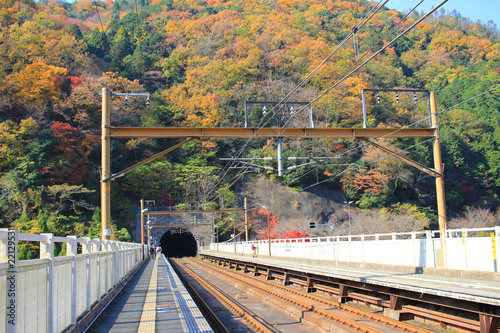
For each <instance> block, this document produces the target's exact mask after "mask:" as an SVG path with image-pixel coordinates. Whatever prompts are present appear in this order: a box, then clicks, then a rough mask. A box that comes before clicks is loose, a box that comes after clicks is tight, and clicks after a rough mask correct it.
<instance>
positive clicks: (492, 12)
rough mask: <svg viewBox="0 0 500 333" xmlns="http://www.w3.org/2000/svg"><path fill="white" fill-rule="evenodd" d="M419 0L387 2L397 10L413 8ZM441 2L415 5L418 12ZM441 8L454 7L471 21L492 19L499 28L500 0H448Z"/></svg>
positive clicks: (448, 9)
mask: <svg viewBox="0 0 500 333" xmlns="http://www.w3.org/2000/svg"><path fill="white" fill-rule="evenodd" d="M418 2H419V0H390V1H389V2H388V3H387V5H386V6H387V7H388V8H394V9H397V10H401V11H403V10H405V11H406V10H408V9H411V8H413V7H414V6H415V5H416V4H417V3H418ZM440 3H441V1H440V0H424V2H422V4H421V5H420V6H418V7H417V10H418V11H419V12H422V11H424V12H428V11H429V10H430V9H431V8H432V7H436V6H437V5H439V4H440ZM442 8H444V9H445V10H446V12H451V11H452V10H453V9H455V10H456V11H457V12H459V13H460V15H462V16H464V17H468V18H470V19H471V20H472V21H473V22H476V21H477V20H481V21H482V22H483V23H486V22H488V21H489V20H492V21H493V22H495V23H496V25H497V30H500V1H499V0H448V2H447V3H445V4H444V5H443V6H442Z"/></svg>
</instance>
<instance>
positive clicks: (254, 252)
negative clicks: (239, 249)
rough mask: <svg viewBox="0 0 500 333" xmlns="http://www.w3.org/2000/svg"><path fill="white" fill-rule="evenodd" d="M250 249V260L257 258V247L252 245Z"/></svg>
mask: <svg viewBox="0 0 500 333" xmlns="http://www.w3.org/2000/svg"><path fill="white" fill-rule="evenodd" d="M250 248H251V249H252V258H255V257H257V247H256V246H255V245H254V244H253V243H252V245H251V246H250Z"/></svg>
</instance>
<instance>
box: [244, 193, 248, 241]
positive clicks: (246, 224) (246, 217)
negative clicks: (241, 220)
mask: <svg viewBox="0 0 500 333" xmlns="http://www.w3.org/2000/svg"><path fill="white" fill-rule="evenodd" d="M244 202H245V205H244V208H245V240H246V241H247V242H248V210H247V197H245V201H244Z"/></svg>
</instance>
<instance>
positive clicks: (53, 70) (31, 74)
mask: <svg viewBox="0 0 500 333" xmlns="http://www.w3.org/2000/svg"><path fill="white" fill-rule="evenodd" d="M67 73H68V71H67V69H66V68H62V67H57V66H51V65H47V64H45V63H43V62H41V61H37V62H34V63H32V64H29V65H28V66H26V67H25V68H24V69H22V70H20V71H19V72H16V73H13V74H12V75H9V76H7V82H8V87H9V88H10V90H11V92H12V95H13V96H14V98H15V99H16V101H17V102H19V103H24V104H45V103H47V102H48V101H51V100H57V99H59V98H60V96H61V88H60V86H61V79H62V78H63V76H65V75H67Z"/></svg>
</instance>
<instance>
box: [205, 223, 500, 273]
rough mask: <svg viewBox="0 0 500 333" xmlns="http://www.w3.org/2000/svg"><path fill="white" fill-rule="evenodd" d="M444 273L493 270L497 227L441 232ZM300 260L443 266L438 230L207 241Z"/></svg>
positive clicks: (499, 247)
mask: <svg viewBox="0 0 500 333" xmlns="http://www.w3.org/2000/svg"><path fill="white" fill-rule="evenodd" d="M444 243H445V246H444V247H445V254H444V255H445V264H446V267H444V268H447V269H458V270H467V271H485V272H498V267H497V253H500V227H493V228H480V229H454V230H446V237H445V238H444ZM251 244H254V245H255V246H256V247H257V252H258V255H260V256H268V255H269V252H271V255H272V256H278V257H296V258H306V259H319V260H332V261H336V262H338V261H344V262H359V263H371V264H381V265H382V264H389V265H401V266H411V267H427V268H443V264H442V263H441V261H442V260H441V242H440V239H439V231H422V232H408V233H392V234H375V235H355V236H330V237H315V238H296V239H272V240H271V246H270V247H269V243H268V242H267V240H258V241H253V242H236V244H235V243H233V242H224V243H218V244H217V243H211V244H210V250H211V251H221V252H233V253H238V254H250V253H252V250H251V248H250V247H251Z"/></svg>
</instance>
